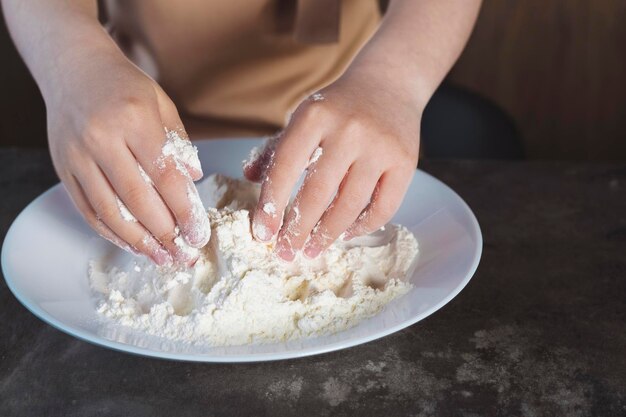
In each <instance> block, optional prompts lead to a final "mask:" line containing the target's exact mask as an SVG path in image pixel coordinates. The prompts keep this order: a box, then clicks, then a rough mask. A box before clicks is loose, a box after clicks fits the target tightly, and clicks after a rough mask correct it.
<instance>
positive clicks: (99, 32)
mask: <svg viewBox="0 0 626 417" xmlns="http://www.w3.org/2000/svg"><path fill="white" fill-rule="evenodd" d="M84 20H85V19H83V21H81V22H75V23H76V25H75V26H74V28H73V29H72V30H71V31H66V32H65V33H64V34H62V35H59V36H58V37H53V38H52V39H50V40H49V42H47V45H45V46H44V47H42V49H41V50H42V51H43V54H42V59H41V60H40V61H39V62H37V63H35V65H34V67H36V68H32V69H31V71H32V72H33V76H34V78H35V80H36V81H37V84H38V86H39V88H40V90H41V93H42V95H43V97H44V100H46V101H47V100H48V99H49V98H50V97H53V96H55V95H56V94H57V93H58V92H59V90H63V89H65V88H66V87H71V86H72V85H73V84H76V81H77V80H79V79H80V78H81V73H83V72H85V71H89V70H90V69H91V68H93V69H96V68H99V69H100V70H102V67H103V66H104V65H106V63H107V62H114V61H115V60H119V59H123V58H124V56H123V53H122V52H121V51H120V50H119V48H118V47H117V45H116V44H115V42H114V41H113V39H111V37H110V36H109V35H108V33H107V32H106V31H105V30H104V28H102V26H100V24H99V23H98V22H97V21H94V22H92V21H84ZM51 35H52V36H54V35H53V34H51Z"/></svg>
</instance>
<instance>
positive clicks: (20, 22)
mask: <svg viewBox="0 0 626 417" xmlns="http://www.w3.org/2000/svg"><path fill="white" fill-rule="evenodd" d="M2 8H3V12H4V16H5V19H6V21H7V26H8V28H9V31H10V33H11V36H12V38H13V41H14V42H15V45H16V47H17V49H18V51H19V52H20V54H21V56H22V58H23V59H24V61H25V62H26V65H27V66H28V68H29V69H30V71H31V73H32V74H33V77H34V78H35V81H36V82H37V84H38V85H39V88H40V89H41V90H42V93H43V95H44V98H45V97H46V96H47V95H48V94H47V93H49V92H51V91H52V90H54V89H55V87H56V85H57V83H58V82H59V79H60V76H61V75H62V74H66V75H67V74H68V72H71V71H72V68H76V67H77V66H76V65H74V64H77V63H78V62H81V63H84V62H85V61H88V60H86V59H85V57H86V56H89V54H90V53H108V52H110V53H112V54H116V53H119V52H118V50H117V48H116V46H115V44H114V42H113V41H112V39H111V38H110V37H109V36H108V34H107V33H106V31H105V30H104V29H103V28H102V26H101V25H100V23H99V22H98V17H97V5H96V1H95V0H74V1H62V0H57V1H52V0H2ZM70 78H71V77H70Z"/></svg>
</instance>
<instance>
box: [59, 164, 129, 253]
mask: <svg viewBox="0 0 626 417" xmlns="http://www.w3.org/2000/svg"><path fill="white" fill-rule="evenodd" d="M60 177H61V181H62V182H63V185H64V186H65V189H66V190H67V192H68V194H69V195H70V198H71V199H72V202H73V203H74V206H76V208H77V209H78V211H79V212H80V214H82V215H83V218H84V219H85V221H86V222H87V224H89V226H91V228H92V229H94V230H95V231H96V232H97V233H98V234H99V235H100V236H102V237H103V238H105V239H106V240H108V241H109V242H111V243H113V244H114V245H115V246H118V247H119V248H121V249H124V250H125V251H127V252H130V253H132V254H133V255H141V254H140V253H139V252H138V251H137V250H136V249H135V248H133V247H131V246H130V245H129V244H128V243H126V242H124V241H123V240H122V239H121V238H120V237H119V236H117V235H116V234H115V233H114V232H113V230H111V229H110V228H109V227H108V226H107V225H106V224H104V223H103V222H102V220H100V219H99V218H98V216H97V215H96V212H95V211H94V210H93V208H92V207H91V204H89V201H87V197H86V196H85V192H84V191H83V189H82V187H81V186H80V184H79V183H78V180H76V178H75V177H74V176H73V175H72V174H69V173H67V174H66V175H60Z"/></svg>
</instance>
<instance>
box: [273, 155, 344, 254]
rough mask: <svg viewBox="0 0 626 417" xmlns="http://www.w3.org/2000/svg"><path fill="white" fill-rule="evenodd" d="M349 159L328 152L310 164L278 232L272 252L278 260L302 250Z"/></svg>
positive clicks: (336, 186) (340, 178)
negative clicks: (276, 255) (274, 250)
mask: <svg viewBox="0 0 626 417" xmlns="http://www.w3.org/2000/svg"><path fill="white" fill-rule="evenodd" d="M351 162H352V161H350V160H349V159H346V158H345V155H343V154H342V153H341V152H332V151H329V152H327V153H323V154H322V155H321V156H320V157H319V159H318V160H317V161H315V162H314V163H313V164H312V165H311V167H310V168H309V171H308V172H307V174H306V177H305V178H304V182H303V183H302V187H300V190H299V191H298V194H297V195H296V197H295V199H294V201H293V204H292V206H291V209H290V210H289V213H287V215H286V216H285V221H284V223H283V226H282V227H281V230H280V232H279V234H278V238H277V241H276V253H277V254H278V256H280V257H281V258H282V259H284V260H287V261H290V260H292V259H294V257H295V254H296V252H298V251H299V250H300V249H302V246H303V245H304V242H305V241H306V239H307V237H308V236H309V233H310V232H311V230H312V229H313V227H314V226H315V225H316V224H317V222H318V221H319V219H320V217H321V216H322V214H323V213H324V211H325V210H326V209H327V208H328V205H329V203H330V202H331V200H332V198H333V195H334V194H335V193H336V191H337V188H338V187H339V184H340V182H341V180H342V178H343V177H344V175H345V173H346V171H347V170H348V168H349V167H350V165H351Z"/></svg>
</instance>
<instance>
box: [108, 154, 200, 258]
mask: <svg viewBox="0 0 626 417" xmlns="http://www.w3.org/2000/svg"><path fill="white" fill-rule="evenodd" d="M110 152H112V154H109V155H108V158H109V160H114V161H116V162H115V165H114V166H112V165H111V164H110V163H107V161H98V162H99V163H100V166H101V167H102V170H103V171H104V174H105V175H106V177H107V179H108V180H109V182H110V184H111V185H112V186H113V189H114V190H115V193H116V195H117V196H119V198H120V200H121V202H123V204H124V206H125V207H127V208H128V210H129V211H130V213H131V214H132V215H133V217H135V218H137V219H138V221H139V222H140V223H141V224H142V225H143V226H144V227H145V228H146V229H147V230H148V231H149V232H150V234H152V236H154V237H156V238H157V240H158V241H159V242H160V243H161V244H162V245H163V247H165V249H166V250H167V251H168V252H169V253H170V255H171V256H172V257H173V258H174V260H175V261H176V262H178V263H185V262H187V261H189V259H188V258H189V256H188V255H189V251H187V252H186V251H184V250H183V249H184V248H181V247H179V245H177V244H176V238H177V237H178V236H177V234H176V233H175V232H174V230H175V228H176V221H175V219H174V216H173V215H172V213H171V212H170V210H169V208H168V207H167V205H166V204H165V202H164V201H163V199H162V198H161V196H160V195H159V193H158V192H157V191H156V190H155V188H154V185H153V183H152V181H151V180H149V179H148V180H146V179H145V178H142V174H141V166H140V165H138V163H137V160H136V159H135V156H134V155H133V154H132V153H131V152H130V150H129V149H128V148H127V147H126V145H125V144H124V143H120V144H118V145H112V148H111V149H110ZM126 217H127V218H129V217H128V215H127V216H126Z"/></svg>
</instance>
